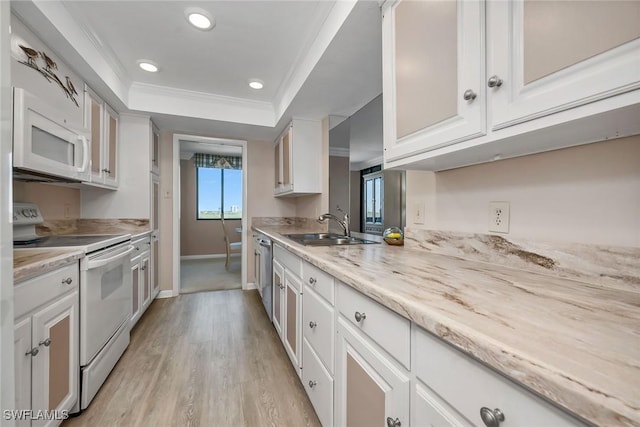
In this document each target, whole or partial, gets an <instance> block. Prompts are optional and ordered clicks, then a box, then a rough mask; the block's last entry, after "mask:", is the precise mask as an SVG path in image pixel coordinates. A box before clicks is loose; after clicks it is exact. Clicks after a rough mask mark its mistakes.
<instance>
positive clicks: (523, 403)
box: [413, 327, 584, 427]
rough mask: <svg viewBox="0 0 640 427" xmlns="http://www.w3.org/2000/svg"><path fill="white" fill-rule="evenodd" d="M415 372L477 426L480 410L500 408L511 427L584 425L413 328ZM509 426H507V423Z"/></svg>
mask: <svg viewBox="0 0 640 427" xmlns="http://www.w3.org/2000/svg"><path fill="white" fill-rule="evenodd" d="M414 331H415V332H414V338H413V340H414V342H413V349H414V351H415V353H414V359H413V360H414V372H415V374H416V377H418V378H419V379H420V380H421V381H423V382H424V383H425V384H426V385H427V386H428V387H429V388H430V389H432V390H433V391H434V392H435V393H437V394H438V395H439V396H441V397H442V399H444V400H445V401H446V402H447V403H448V404H449V405H450V406H451V407H453V408H455V409H456V410H457V411H458V412H459V413H460V414H462V415H463V416H464V417H466V418H467V419H468V420H469V421H471V422H472V423H473V424H475V425H483V422H482V419H481V418H480V408H482V407H487V408H489V409H494V408H498V409H500V411H502V413H503V414H504V417H505V420H506V421H507V422H508V423H509V425H510V426H515V427H517V426H533V425H537V426H556V427H557V426H583V425H584V424H582V423H581V422H580V421H579V420H577V419H576V418H573V417H572V416H571V415H569V414H568V413H566V412H563V411H562V410H560V409H558V408H556V407H555V406H553V405H551V404H550V403H547V402H546V401H544V400H543V399H542V398H540V397H538V396H536V395H534V394H533V393H532V392H529V391H528V390H526V389H525V388H524V387H522V386H520V385H518V384H516V383H515V382H512V381H510V380H508V379H506V378H505V377H503V376H502V375H500V374H498V373H497V372H495V371H493V370H491V369H490V368H488V367H486V366H484V365H482V364H481V363H480V362H477V361H476V360H474V359H472V358H471V357H469V356H466V355H465V354H464V353H462V352H460V351H459V350H457V349H455V348H453V347H452V346H450V345H448V344H446V343H444V342H443V341H441V340H440V339H439V338H436V337H435V336H433V335H431V334H429V333H428V332H426V331H424V330H422V329H420V328H418V327H416V328H414ZM505 425H506V424H505Z"/></svg>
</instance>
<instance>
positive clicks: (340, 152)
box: [329, 147, 349, 157]
mask: <svg viewBox="0 0 640 427" xmlns="http://www.w3.org/2000/svg"><path fill="white" fill-rule="evenodd" d="M329 155H330V156H334V157H349V149H348V148H342V147H329Z"/></svg>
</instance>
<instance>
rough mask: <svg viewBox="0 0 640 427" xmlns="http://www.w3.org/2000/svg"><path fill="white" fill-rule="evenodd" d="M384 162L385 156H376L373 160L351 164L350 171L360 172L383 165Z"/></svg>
mask: <svg viewBox="0 0 640 427" xmlns="http://www.w3.org/2000/svg"><path fill="white" fill-rule="evenodd" d="M383 162H384V158H383V156H376V157H374V158H373V159H369V160H364V161H362V162H357V163H351V164H350V165H349V170H352V171H359V170H362V169H366V168H370V167H372V166H377V165H381V164H382V163H383Z"/></svg>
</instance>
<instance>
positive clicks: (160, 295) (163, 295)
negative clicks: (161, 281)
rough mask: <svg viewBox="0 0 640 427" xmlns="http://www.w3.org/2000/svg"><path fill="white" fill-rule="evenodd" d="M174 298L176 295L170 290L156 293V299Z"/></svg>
mask: <svg viewBox="0 0 640 427" xmlns="http://www.w3.org/2000/svg"><path fill="white" fill-rule="evenodd" d="M175 296H177V295H174V294H173V291H172V290H170V289H167V290H164V291H160V292H158V295H156V299H164V298H173V297H175Z"/></svg>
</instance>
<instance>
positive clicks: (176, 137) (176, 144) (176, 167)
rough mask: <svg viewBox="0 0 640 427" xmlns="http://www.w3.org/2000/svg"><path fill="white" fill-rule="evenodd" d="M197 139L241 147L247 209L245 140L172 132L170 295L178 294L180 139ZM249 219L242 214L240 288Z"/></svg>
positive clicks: (244, 283) (243, 279)
mask: <svg viewBox="0 0 640 427" xmlns="http://www.w3.org/2000/svg"><path fill="white" fill-rule="evenodd" d="M184 139H186V140H190V141H194V140H197V141H199V142H205V143H207V142H208V143H216V142H218V143H219V142H224V143H225V144H227V145H236V146H239V147H242V209H243V210H245V211H247V212H248V210H247V181H249V171H248V169H247V165H248V160H247V158H248V157H247V141H243V140H233V139H221V138H214V137H203V136H193V135H188V134H181V133H174V134H173V221H172V225H173V236H172V237H173V257H172V258H173V260H172V262H173V293H172V296H177V295H179V294H180V141H181V140H184ZM248 227H249V220H248V219H247V215H242V230H243V233H242V271H241V282H242V289H247V286H248V285H247V260H248V253H249V248H248V241H247V233H248V230H249V228H248Z"/></svg>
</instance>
